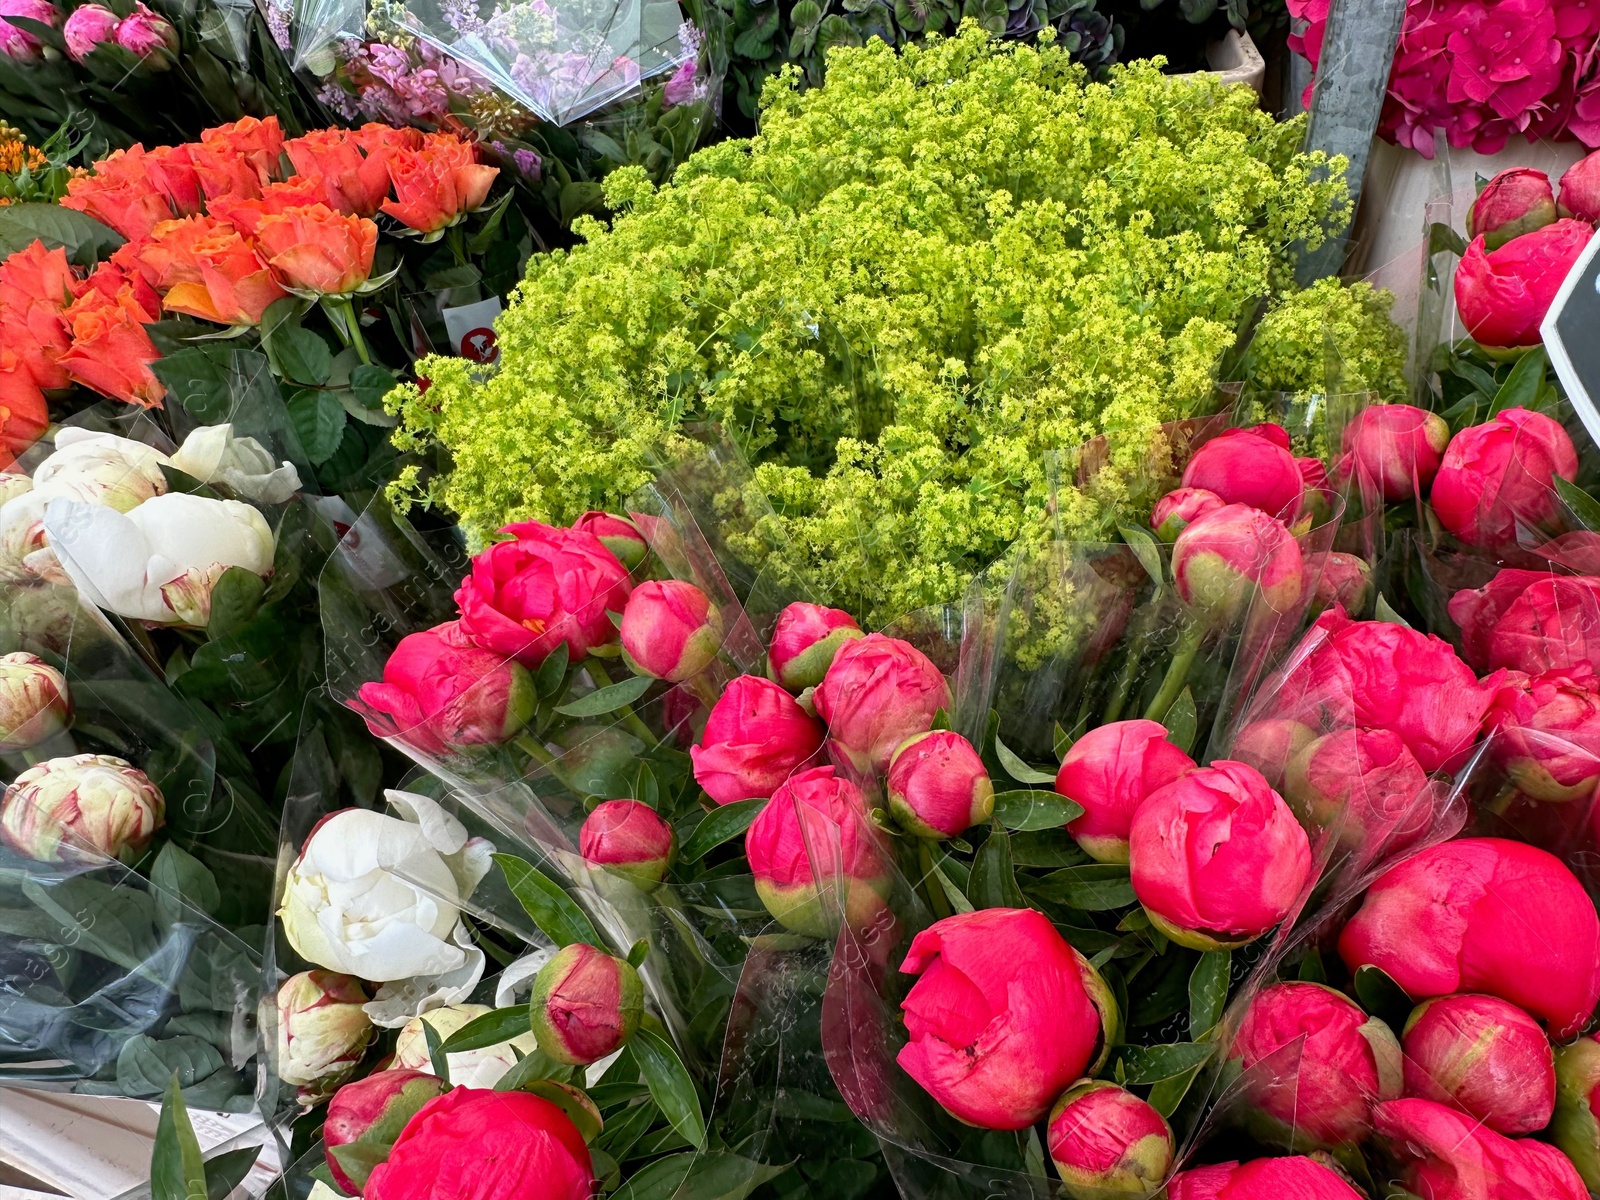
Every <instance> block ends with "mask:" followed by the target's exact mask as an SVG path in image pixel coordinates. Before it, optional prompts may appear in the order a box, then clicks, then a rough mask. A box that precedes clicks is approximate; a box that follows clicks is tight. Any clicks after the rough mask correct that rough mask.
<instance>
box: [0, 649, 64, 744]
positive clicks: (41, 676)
mask: <svg viewBox="0 0 1600 1200" xmlns="http://www.w3.org/2000/svg"><path fill="white" fill-rule="evenodd" d="M71 722H72V699H71V694H70V693H69V692H68V691H67V681H66V678H65V677H64V676H63V675H62V674H61V672H60V671H58V670H56V669H55V668H54V667H52V666H51V665H50V664H49V663H47V662H45V661H44V659H42V658H40V657H39V656H38V655H36V654H27V653H17V654H6V655H0V752H10V751H13V750H26V749H28V748H29V747H30V746H37V745H38V744H39V743H40V742H43V741H46V740H48V739H50V738H53V737H55V736H56V734H58V733H60V732H62V731H63V730H65V729H66V727H67V726H68V725H69V724H71Z"/></svg>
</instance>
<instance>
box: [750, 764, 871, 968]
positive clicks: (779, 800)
mask: <svg viewBox="0 0 1600 1200" xmlns="http://www.w3.org/2000/svg"><path fill="white" fill-rule="evenodd" d="M744 851H745V857H746V858H748V859H749V860H750V873H751V874H752V875H754V876H755V880H756V894H757V895H759V896H760V897H761V903H762V904H764V905H766V908H767V911H768V912H769V913H771V914H772V915H773V917H774V918H775V919H776V920H777V921H778V923H779V924H781V925H783V926H785V927H787V928H789V929H792V930H794V931H795V932H796V933H803V934H807V935H809V936H811V937H829V936H831V935H832V934H833V933H834V932H835V931H836V930H837V929H838V927H839V914H840V912H843V913H844V914H845V917H846V919H847V920H848V921H849V922H850V925H851V927H852V928H861V927H865V926H866V925H867V924H869V923H870V922H871V920H872V918H873V917H875V916H876V915H877V914H878V912H879V910H880V909H881V908H882V905H883V901H882V897H881V895H880V893H881V891H882V890H883V889H884V888H886V887H887V885H888V878H889V868H888V864H887V862H886V860H885V858H884V855H883V851H882V849H881V848H880V847H879V845H878V843H877V841H876V839H875V838H874V836H873V833H872V829H871V827H870V826H869V824H868V823H867V806H866V801H865V800H864V799H863V798H862V795H861V790H860V789H859V788H857V787H856V786H855V784H853V783H851V782H850V781H849V780H848V779H840V778H837V777H836V776H835V775H834V769H833V768H832V767H812V768H811V769H810V770H806V771H799V772H797V773H795V774H794V775H791V776H790V777H789V778H788V779H787V780H786V781H785V782H784V784H783V786H782V787H780V788H778V790H777V791H775V792H773V793H772V799H771V800H769V801H768V802H767V805H766V807H765V808H763V809H762V810H761V813H760V815H759V816H757V817H756V819H755V820H754V821H753V822H752V823H751V825H750V828H749V830H748V831H746V833H745V837H744ZM841 884H842V885H843V887H844V889H845V895H844V896H843V897H841V896H840V895H839V887H840V885H841Z"/></svg>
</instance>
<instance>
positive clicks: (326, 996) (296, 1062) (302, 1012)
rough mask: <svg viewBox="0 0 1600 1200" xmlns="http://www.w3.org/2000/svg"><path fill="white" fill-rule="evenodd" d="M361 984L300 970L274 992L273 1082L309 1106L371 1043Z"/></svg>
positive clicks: (327, 973)
mask: <svg viewBox="0 0 1600 1200" xmlns="http://www.w3.org/2000/svg"><path fill="white" fill-rule="evenodd" d="M369 999H370V997H369V996H368V995H367V994H366V992H364V991H363V990H362V988H361V981H360V980H358V979H355V978H353V977H352V976H349V975H340V974H338V973H337V972H334V971H323V970H315V971H302V972H300V974H298V975H291V976H289V978H288V979H285V980H284V981H283V986H282V987H280V988H279V989H278V1061H277V1070H278V1078H279V1079H281V1080H283V1082H285V1083H288V1084H293V1085H294V1086H295V1087H297V1088H299V1089H300V1100H301V1102H302V1103H303V1104H305V1105H307V1106H308V1107H309V1106H310V1105H313V1104H317V1103H319V1102H320V1101H322V1100H325V1099H327V1098H328V1096H330V1095H331V1094H332V1093H333V1092H334V1091H335V1090H336V1089H337V1088H338V1087H339V1086H340V1085H341V1084H343V1083H344V1082H345V1081H346V1080H347V1079H349V1078H350V1076H351V1075H352V1074H354V1073H355V1069H356V1067H357V1066H358V1065H360V1063H361V1057H362V1055H363V1054H365V1053H366V1049H367V1043H368V1042H370V1041H371V1040H372V1021H371V1020H370V1019H369V1018H368V1017H367V1014H366V1012H365V1011H364V1010H363V1009H362V1007H361V1006H362V1005H363V1004H365V1003H366V1002H367V1001H368V1000H369Z"/></svg>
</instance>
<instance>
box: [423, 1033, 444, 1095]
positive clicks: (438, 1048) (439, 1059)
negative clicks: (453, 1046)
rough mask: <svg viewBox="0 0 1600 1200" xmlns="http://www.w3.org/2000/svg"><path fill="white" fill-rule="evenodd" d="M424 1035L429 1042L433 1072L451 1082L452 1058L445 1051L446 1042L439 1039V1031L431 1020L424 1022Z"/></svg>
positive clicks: (430, 1062)
mask: <svg viewBox="0 0 1600 1200" xmlns="http://www.w3.org/2000/svg"><path fill="white" fill-rule="evenodd" d="M422 1036H423V1038H424V1039H425V1040H426V1041H427V1043H428V1064H429V1066H431V1067H432V1068H433V1073H434V1074H435V1075H437V1076H438V1077H439V1078H440V1079H442V1080H444V1081H445V1082H446V1083H449V1082H450V1058H449V1056H448V1055H447V1054H445V1052H444V1043H443V1042H441V1041H440V1040H439V1031H438V1030H437V1029H435V1028H434V1027H433V1025H432V1023H431V1022H429V1021H424V1022H423V1023H422Z"/></svg>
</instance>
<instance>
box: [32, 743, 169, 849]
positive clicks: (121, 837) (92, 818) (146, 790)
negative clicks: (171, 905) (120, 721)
mask: <svg viewBox="0 0 1600 1200" xmlns="http://www.w3.org/2000/svg"><path fill="white" fill-rule="evenodd" d="M166 812H167V805H166V801H165V800H164V799H163V798H162V795H161V790H160V789H159V788H157V787H156V785H155V784H153V783H151V782H150V779H149V777H148V776H147V775H145V773H144V772H143V771H141V770H139V768H137V767H135V766H134V765H133V764H132V763H127V762H124V761H123V760H122V759H120V758H113V757H112V756H111V755H109V754H74V755H72V756H70V757H68V758H52V759H50V760H49V761H48V762H42V763H40V764H39V765H38V766H36V767H30V768H29V769H28V770H26V771H24V772H23V773H22V774H21V775H18V776H17V778H16V781H15V782H13V783H12V785H11V786H10V787H8V788H7V789H6V791H5V795H4V796H0V839H4V840H5V841H7V842H9V843H10V844H11V846H12V847H13V848H15V849H16V850H17V851H18V852H20V853H21V854H23V855H25V856H26V857H28V858H31V859H34V860H36V861H38V862H93V861H94V860H95V858H96V857H97V856H98V855H102V854H103V855H105V856H107V857H108V858H119V859H121V860H123V861H124V862H134V861H136V860H137V859H138V858H139V856H140V855H141V854H143V853H144V849H145V847H146V846H148V845H149V844H150V839H151V838H152V837H153V836H154V835H155V831H156V830H157V829H159V828H161V824H162V821H163V820H164V819H165V817H166Z"/></svg>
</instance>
